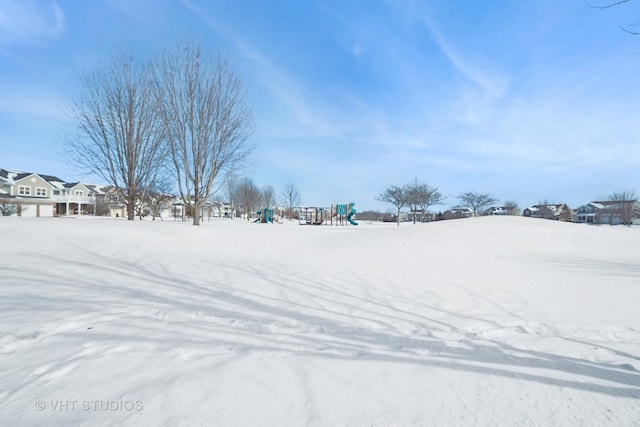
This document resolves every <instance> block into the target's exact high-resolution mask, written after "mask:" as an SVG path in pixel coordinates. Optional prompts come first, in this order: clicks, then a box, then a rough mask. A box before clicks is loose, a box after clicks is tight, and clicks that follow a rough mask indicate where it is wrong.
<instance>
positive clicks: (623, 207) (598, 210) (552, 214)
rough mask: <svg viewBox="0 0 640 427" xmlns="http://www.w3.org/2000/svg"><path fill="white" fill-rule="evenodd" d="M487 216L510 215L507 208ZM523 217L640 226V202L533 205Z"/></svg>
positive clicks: (490, 210)
mask: <svg viewBox="0 0 640 427" xmlns="http://www.w3.org/2000/svg"><path fill="white" fill-rule="evenodd" d="M485 214H486V215H508V214H509V213H508V212H507V211H506V209H505V208H490V209H488V210H487V211H486V212H485ZM522 216H525V217H530V218H541V219H551V220H559V221H568V222H577V223H583V224H608V225H621V224H623V225H631V224H640V202H638V201H637V200H625V201H613V200H606V201H594V202H589V203H587V204H585V205H582V206H580V207H578V208H576V209H571V208H570V207H569V206H568V205H567V204H565V203H561V204H541V205H533V206H531V207H528V208H525V209H524V210H523V211H522Z"/></svg>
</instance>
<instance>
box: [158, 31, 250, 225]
mask: <svg viewBox="0 0 640 427" xmlns="http://www.w3.org/2000/svg"><path fill="white" fill-rule="evenodd" d="M155 78H156V84H157V94H158V97H157V101H158V109H159V112H160V116H161V119H162V124H163V126H164V130H165V133H166V137H167V141H168V144H169V153H170V157H171V160H172V163H173V169H174V173H175V176H176V179H177V182H178V188H179V191H180V196H181V197H182V199H183V200H184V201H185V203H187V204H189V205H193V207H194V209H193V212H194V215H193V225H200V210H201V207H202V205H203V204H204V203H205V202H206V201H207V199H208V198H209V196H210V195H211V192H212V190H213V186H214V183H215V182H216V178H218V177H219V176H221V175H222V176H224V174H225V173H227V172H229V171H232V170H234V169H237V168H239V167H240V166H241V165H242V164H243V163H244V162H245V161H246V160H247V158H248V156H249V154H250V153H251V152H252V151H253V148H254V147H253V145H252V144H251V143H250V142H249V137H250V135H251V134H252V132H253V117H252V113H251V110H250V109H249V106H248V103H247V99H246V93H245V91H244V89H243V87H242V83H241V81H240V79H239V78H238V77H237V76H236V75H235V74H234V72H233V71H232V69H231V66H230V64H229V62H228V61H227V60H226V59H224V58H222V57H221V56H218V57H217V58H216V59H214V58H211V57H209V56H207V55H205V54H204V53H203V52H202V49H201V47H200V44H199V43H195V42H190V41H185V42H184V43H182V44H179V45H178V46H177V47H176V48H175V49H174V50H173V51H164V52H163V54H162V55H161V57H160V59H159V60H158V61H157V63H156V66H155Z"/></svg>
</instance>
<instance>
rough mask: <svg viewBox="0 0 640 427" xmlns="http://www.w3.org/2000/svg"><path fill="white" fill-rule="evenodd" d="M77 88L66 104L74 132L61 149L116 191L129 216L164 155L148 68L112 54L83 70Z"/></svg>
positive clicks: (134, 60) (131, 218)
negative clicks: (91, 68)
mask: <svg viewBox="0 0 640 427" xmlns="http://www.w3.org/2000/svg"><path fill="white" fill-rule="evenodd" d="M81 88H82V94H81V95H80V97H78V98H76V99H73V100H72V102H71V105H70V108H69V109H70V114H71V117H72V119H73V121H74V122H75V125H76V127H77V134H76V135H73V137H70V138H68V140H67V143H66V149H67V151H68V152H69V154H70V155H71V156H72V158H73V159H74V161H75V162H76V163H77V164H79V165H80V166H81V167H83V168H84V169H86V171H87V172H89V173H92V174H95V175H97V176H99V177H101V178H102V179H104V180H106V181H107V182H108V183H110V184H111V185H113V186H114V187H115V188H117V189H118V190H119V191H120V193H121V194H122V195H123V197H124V203H125V204H126V206H127V218H128V219H129V220H133V219H134V218H135V204H136V200H137V199H138V198H140V197H144V192H145V191H146V189H147V188H148V187H149V186H150V185H151V184H152V183H153V182H154V180H155V178H156V175H157V173H158V172H159V171H160V170H161V167H162V163H163V161H164V159H165V153H166V151H165V149H164V145H163V139H164V138H163V137H164V135H163V131H162V128H161V127H160V126H159V121H158V117H157V114H156V108H155V97H154V94H153V85H152V84H151V81H150V79H149V66H148V64H144V63H141V62H140V61H138V60H136V59H134V58H133V57H132V56H131V55H128V54H120V55H114V56H112V57H111V58H110V60H109V62H107V63H105V64H103V66H102V67H101V68H98V69H97V70H95V71H93V72H89V73H87V74H85V75H84V76H83V77H82V80H81Z"/></svg>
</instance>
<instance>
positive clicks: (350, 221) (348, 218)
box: [347, 205, 358, 225]
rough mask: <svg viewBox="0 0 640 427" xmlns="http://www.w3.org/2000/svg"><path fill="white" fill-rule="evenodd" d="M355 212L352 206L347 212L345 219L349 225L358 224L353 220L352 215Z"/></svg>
mask: <svg viewBox="0 0 640 427" xmlns="http://www.w3.org/2000/svg"><path fill="white" fill-rule="evenodd" d="M352 206H353V205H352ZM355 214H356V210H355V209H354V208H353V207H352V208H351V212H349V215H347V221H349V224H351V225H358V223H357V222H355V221H354V220H353V216H354V215H355Z"/></svg>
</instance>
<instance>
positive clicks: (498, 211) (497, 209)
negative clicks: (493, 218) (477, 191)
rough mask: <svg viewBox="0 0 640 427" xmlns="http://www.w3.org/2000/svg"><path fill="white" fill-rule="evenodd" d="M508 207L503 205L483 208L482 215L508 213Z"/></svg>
mask: <svg viewBox="0 0 640 427" xmlns="http://www.w3.org/2000/svg"><path fill="white" fill-rule="evenodd" d="M509 214H510V211H509V208H506V207H503V206H500V207H498V206H491V207H490V208H489V209H487V210H485V211H484V212H483V213H482V215H509Z"/></svg>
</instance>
